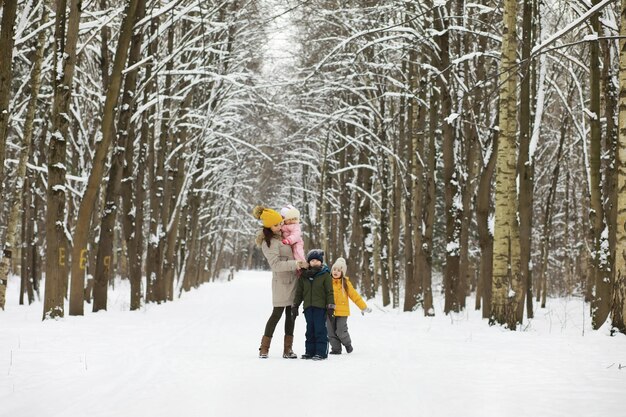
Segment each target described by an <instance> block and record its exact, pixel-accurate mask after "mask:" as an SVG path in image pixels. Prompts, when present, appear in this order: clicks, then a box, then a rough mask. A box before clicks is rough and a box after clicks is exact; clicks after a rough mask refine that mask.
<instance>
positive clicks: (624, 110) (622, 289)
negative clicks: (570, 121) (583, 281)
mask: <svg viewBox="0 0 626 417" xmlns="http://www.w3.org/2000/svg"><path fill="white" fill-rule="evenodd" d="M620 36H621V39H620V40H619V49H620V51H619V119H618V127H619V131H618V157H617V189H618V194H617V224H618V225H620V226H619V227H618V228H617V230H616V250H615V254H616V256H615V292H614V294H613V300H612V301H613V302H612V308H611V325H612V326H613V328H614V329H617V330H619V331H620V332H622V333H626V228H625V227H624V225H625V224H626V39H625V38H626V0H622V2H621V13H620Z"/></svg>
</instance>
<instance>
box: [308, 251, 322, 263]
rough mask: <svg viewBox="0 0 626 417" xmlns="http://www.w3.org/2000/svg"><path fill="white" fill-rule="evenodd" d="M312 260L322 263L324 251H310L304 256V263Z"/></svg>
mask: <svg viewBox="0 0 626 417" xmlns="http://www.w3.org/2000/svg"><path fill="white" fill-rule="evenodd" d="M312 259H317V260H318V261H320V262H321V263H324V251H323V250H321V249H311V250H310V251H309V253H307V255H306V261H307V262H311V260H312Z"/></svg>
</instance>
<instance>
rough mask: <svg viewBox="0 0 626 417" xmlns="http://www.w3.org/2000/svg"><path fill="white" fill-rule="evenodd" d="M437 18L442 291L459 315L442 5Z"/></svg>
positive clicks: (453, 140)
mask: <svg viewBox="0 0 626 417" xmlns="http://www.w3.org/2000/svg"><path fill="white" fill-rule="evenodd" d="M436 10H437V13H436V16H437V18H436V19H435V24H434V26H435V29H436V30H438V31H439V32H440V33H441V35H440V36H438V38H437V44H438V46H439V64H438V68H439V69H440V70H441V71H442V73H441V74H440V75H439V79H438V85H439V89H440V91H441V93H440V94H441V112H440V115H441V116H442V117H440V119H443V121H442V126H441V130H442V136H443V143H442V145H441V149H442V156H443V175H442V177H443V187H444V210H445V219H446V241H445V243H446V263H445V267H444V272H443V285H444V289H445V303H444V313H446V314H448V313H449V312H451V311H455V312H458V311H460V309H461V303H460V299H461V297H462V296H464V295H463V294H460V293H459V289H460V288H459V285H460V277H459V266H460V265H459V261H460V241H459V238H460V222H459V215H460V214H461V209H462V208H461V207H459V206H458V205H455V204H454V200H455V198H456V196H457V194H458V192H459V178H458V175H457V172H456V170H455V155H454V154H455V152H454V148H455V146H456V138H455V123H456V122H455V121H454V118H453V117H452V112H453V111H452V97H451V92H450V89H451V88H452V86H451V85H450V83H451V79H452V77H451V76H450V71H449V68H448V67H449V65H450V34H449V33H450V32H449V31H448V26H449V25H450V22H448V18H449V17H448V13H447V10H446V7H445V6H438V7H437V8H436Z"/></svg>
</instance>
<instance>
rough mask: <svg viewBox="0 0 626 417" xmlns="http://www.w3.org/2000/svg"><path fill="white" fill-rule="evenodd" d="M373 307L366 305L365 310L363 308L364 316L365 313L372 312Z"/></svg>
mask: <svg viewBox="0 0 626 417" xmlns="http://www.w3.org/2000/svg"><path fill="white" fill-rule="evenodd" d="M371 312H372V309H371V308H369V307H365V308H364V309H363V310H361V315H362V316H364V315H365V313H371Z"/></svg>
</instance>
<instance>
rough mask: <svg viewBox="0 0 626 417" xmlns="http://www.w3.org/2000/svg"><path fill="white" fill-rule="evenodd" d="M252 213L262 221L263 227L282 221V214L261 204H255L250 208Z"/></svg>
mask: <svg viewBox="0 0 626 417" xmlns="http://www.w3.org/2000/svg"><path fill="white" fill-rule="evenodd" d="M252 215H253V216H254V217H255V218H257V219H260V220H261V221H262V222H263V227H272V226H276V225H277V224H280V223H281V222H282V221H283V216H281V215H280V213H279V212H277V211H276V210H272V209H270V208H266V207H261V206H256V207H255V208H254V210H252Z"/></svg>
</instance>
